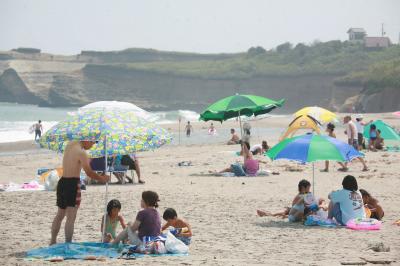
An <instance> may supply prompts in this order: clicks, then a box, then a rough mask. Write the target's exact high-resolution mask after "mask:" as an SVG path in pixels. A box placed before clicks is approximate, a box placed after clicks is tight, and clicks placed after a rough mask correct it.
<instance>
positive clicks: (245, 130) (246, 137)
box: [242, 122, 251, 144]
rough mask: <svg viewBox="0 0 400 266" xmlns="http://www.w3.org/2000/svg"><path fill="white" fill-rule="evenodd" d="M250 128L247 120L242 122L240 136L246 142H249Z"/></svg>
mask: <svg viewBox="0 0 400 266" xmlns="http://www.w3.org/2000/svg"><path fill="white" fill-rule="evenodd" d="M250 129H251V125H250V123H249V122H244V123H243V136H242V141H243V142H247V143H249V144H250V135H251V133H250Z"/></svg>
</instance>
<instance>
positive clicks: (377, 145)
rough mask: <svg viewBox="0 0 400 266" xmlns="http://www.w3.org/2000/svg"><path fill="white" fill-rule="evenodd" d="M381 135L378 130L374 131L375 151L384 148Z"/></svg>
mask: <svg viewBox="0 0 400 266" xmlns="http://www.w3.org/2000/svg"><path fill="white" fill-rule="evenodd" d="M381 133H382V132H381V130H380V129H378V130H377V131H376V140H375V149H377V150H383V149H384V148H385V142H384V141H385V140H384V139H383V138H382V136H381Z"/></svg>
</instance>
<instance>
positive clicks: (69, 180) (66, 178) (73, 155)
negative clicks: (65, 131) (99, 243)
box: [50, 141, 110, 245]
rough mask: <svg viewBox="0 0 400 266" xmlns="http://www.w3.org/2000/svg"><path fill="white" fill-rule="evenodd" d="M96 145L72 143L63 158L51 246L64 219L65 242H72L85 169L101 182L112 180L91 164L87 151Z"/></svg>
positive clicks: (81, 142) (79, 142)
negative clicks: (81, 175)
mask: <svg viewBox="0 0 400 266" xmlns="http://www.w3.org/2000/svg"><path fill="white" fill-rule="evenodd" d="M94 144H95V142H94V141H71V142H69V143H68V144H67V146H66V148H65V151H64V157H63V171H64V172H63V176H62V177H61V179H60V180H59V181H58V184H57V207H58V210H57V214H56V216H55V217H54V220H53V223H52V225H51V240H50V245H53V244H55V243H56V242H57V235H58V232H59V231H60V227H61V223H62V221H63V219H64V217H65V216H66V217H67V221H66V222H65V242H71V241H72V236H73V234H74V224H75V219H76V215H77V212H78V208H79V205H80V203H81V182H80V173H81V170H82V168H83V170H84V171H85V173H86V175H87V176H89V177H90V178H93V179H96V180H98V181H100V182H107V181H109V180H110V176H108V175H102V176H101V175H98V174H96V173H95V172H94V171H93V170H92V168H91V167H90V164H89V158H88V156H87V154H86V151H85V150H89V149H90V148H92V146H93V145H94Z"/></svg>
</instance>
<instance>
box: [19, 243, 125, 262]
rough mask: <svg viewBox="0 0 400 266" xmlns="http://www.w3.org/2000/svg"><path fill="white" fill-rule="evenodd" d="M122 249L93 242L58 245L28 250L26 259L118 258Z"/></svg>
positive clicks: (122, 247) (121, 247) (122, 246)
mask: <svg viewBox="0 0 400 266" xmlns="http://www.w3.org/2000/svg"><path fill="white" fill-rule="evenodd" d="M124 247H125V246H124V245H120V246H112V245H110V244H108V243H95V242H82V243H59V244H55V245H52V246H49V247H43V248H37V249H32V250H29V251H28V252H27V254H26V257H27V258H28V259H48V258H52V257H63V258H64V259H84V258H85V257H87V256H95V257H107V258H118V257H119V256H120V254H121V253H122V250H123V249H124Z"/></svg>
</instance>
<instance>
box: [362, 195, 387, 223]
mask: <svg viewBox="0 0 400 266" xmlns="http://www.w3.org/2000/svg"><path fill="white" fill-rule="evenodd" d="M360 193H361V195H362V199H363V202H364V206H365V208H367V209H368V211H369V213H370V214H371V215H370V216H369V217H370V218H375V219H377V220H381V219H382V218H383V216H384V215H385V213H384V211H383V209H382V207H381V205H379V203H378V200H377V199H375V198H374V197H372V196H371V194H369V193H368V192H367V191H366V190H365V189H360ZM368 211H367V212H368Z"/></svg>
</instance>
